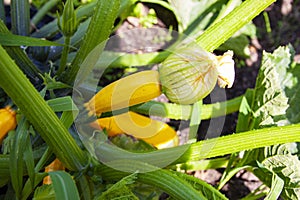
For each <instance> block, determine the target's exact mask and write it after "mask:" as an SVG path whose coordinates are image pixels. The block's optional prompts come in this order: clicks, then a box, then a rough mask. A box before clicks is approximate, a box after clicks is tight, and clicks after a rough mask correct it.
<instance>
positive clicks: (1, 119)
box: [0, 106, 17, 144]
mask: <svg viewBox="0 0 300 200" xmlns="http://www.w3.org/2000/svg"><path fill="white" fill-rule="evenodd" d="M16 126H17V120H16V112H15V111H14V110H12V109H11V108H10V107H9V106H7V107H5V108H2V109H0V144H1V143H2V140H3V138H4V137H5V136H6V135H7V133H8V132H9V131H11V130H14V129H15V128H16Z"/></svg>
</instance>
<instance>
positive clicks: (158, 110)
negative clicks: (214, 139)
mask: <svg viewBox="0 0 300 200" xmlns="http://www.w3.org/2000/svg"><path fill="white" fill-rule="evenodd" d="M242 98H243V96H239V97H236V98H234V99H230V100H227V101H224V102H217V103H213V104H203V105H202V107H201V111H202V112H201V119H202V120H205V119H211V118H215V117H220V116H224V114H226V115H228V114H231V113H234V112H237V111H238V110H239V108H240V104H241V101H242ZM130 110H131V111H135V112H138V113H141V114H145V115H154V116H159V117H166V118H170V119H177V120H179V119H181V120H189V119H190V118H191V113H192V106H191V105H179V104H174V103H161V102H156V101H149V102H147V103H144V104H142V105H137V106H133V107H130Z"/></svg>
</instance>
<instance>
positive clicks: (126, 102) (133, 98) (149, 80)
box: [85, 70, 161, 116]
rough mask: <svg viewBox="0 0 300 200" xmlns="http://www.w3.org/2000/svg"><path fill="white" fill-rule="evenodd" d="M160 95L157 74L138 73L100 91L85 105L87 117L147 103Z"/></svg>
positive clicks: (152, 71) (149, 72) (152, 72)
mask: <svg viewBox="0 0 300 200" xmlns="http://www.w3.org/2000/svg"><path fill="white" fill-rule="evenodd" d="M159 95H161V87H160V81H159V73H158V72H157V71H154V70H147V71H142V72H138V73H135V74H132V75H129V76H126V77H124V78H121V79H119V80H117V81H115V82H112V83H111V84H109V85H107V86H105V87H104V88H103V89H101V90H100V91H99V92H98V93H97V94H96V95H95V96H94V97H93V98H92V99H90V101H89V102H87V103H86V104H85V107H86V109H87V110H88V111H89V115H92V114H96V115H97V116H98V115H100V114H101V113H103V112H108V111H112V110H118V109H122V108H126V107H129V106H132V105H136V104H140V103H144V102H147V101H149V100H151V99H153V98H155V97H158V96H159Z"/></svg>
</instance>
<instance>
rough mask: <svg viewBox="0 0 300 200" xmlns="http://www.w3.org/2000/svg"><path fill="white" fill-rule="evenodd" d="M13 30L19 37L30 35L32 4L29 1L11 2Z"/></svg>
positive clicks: (16, 0)
mask: <svg viewBox="0 0 300 200" xmlns="http://www.w3.org/2000/svg"><path fill="white" fill-rule="evenodd" d="M10 13H11V29H12V32H13V33H14V34H17V35H25V36H27V35H29V31H30V4H29V0H12V1H11V12H10Z"/></svg>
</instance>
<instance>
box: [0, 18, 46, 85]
mask: <svg viewBox="0 0 300 200" xmlns="http://www.w3.org/2000/svg"><path fill="white" fill-rule="evenodd" d="M0 33H10V31H9V30H8V29H7V27H6V25H5V24H4V23H3V22H2V21H1V20H0ZM4 49H5V50H6V51H7V53H8V54H9V55H10V56H11V57H12V58H14V60H15V62H16V63H17V65H18V66H19V67H20V69H21V70H22V71H23V72H24V73H25V74H26V75H27V76H28V77H29V78H30V80H31V81H32V82H36V81H38V80H39V79H40V76H39V74H40V73H41V72H40V70H39V69H38V68H37V67H36V66H35V65H34V64H33V62H32V61H31V60H30V59H29V58H28V56H27V55H26V53H25V52H24V51H23V50H22V49H21V48H20V47H9V46H7V47H4Z"/></svg>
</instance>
